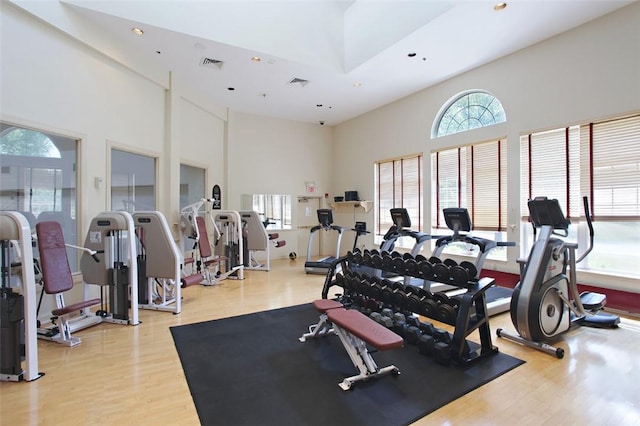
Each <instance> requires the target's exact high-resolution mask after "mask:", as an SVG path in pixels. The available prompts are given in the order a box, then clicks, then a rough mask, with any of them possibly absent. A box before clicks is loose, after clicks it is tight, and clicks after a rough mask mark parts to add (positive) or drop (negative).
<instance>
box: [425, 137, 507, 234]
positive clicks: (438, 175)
mask: <svg viewBox="0 0 640 426" xmlns="http://www.w3.org/2000/svg"><path fill="white" fill-rule="evenodd" d="M503 144H504V142H501V141H492V142H485V143H480V144H475V145H470V146H465V147H461V148H454V149H449V150H444V151H439V152H435V153H433V154H432V161H433V170H434V171H435V179H434V181H435V182H436V186H437V190H436V202H435V203H433V205H432V209H433V212H432V217H433V220H434V223H433V227H434V228H438V227H442V226H444V218H443V215H442V210H443V209H445V208H447V207H466V208H467V209H468V210H469V215H470V216H471V219H472V221H473V226H474V228H475V229H479V230H490V231H499V230H504V229H505V228H506V213H507V209H506V172H507V170H506V158H505V157H506V156H505V155H504V152H503V147H504V145H503Z"/></svg>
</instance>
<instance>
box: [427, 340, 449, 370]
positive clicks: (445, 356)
mask: <svg viewBox="0 0 640 426" xmlns="http://www.w3.org/2000/svg"><path fill="white" fill-rule="evenodd" d="M431 354H432V355H433V359H434V360H435V361H436V362H437V363H438V364H442V365H449V363H450V362H451V355H452V351H451V345H449V344H448V343H444V342H436V343H435V344H434V345H433V349H432V350H431Z"/></svg>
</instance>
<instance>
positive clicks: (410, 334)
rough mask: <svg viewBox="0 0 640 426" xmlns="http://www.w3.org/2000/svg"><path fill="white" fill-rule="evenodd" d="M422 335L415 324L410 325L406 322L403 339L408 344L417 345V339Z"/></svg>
mask: <svg viewBox="0 0 640 426" xmlns="http://www.w3.org/2000/svg"><path fill="white" fill-rule="evenodd" d="M421 336H422V333H421V332H420V329H419V328H418V327H416V326H415V325H410V324H408V323H407V328H406V330H405V332H404V341H405V342H407V344H409V345H417V344H418V339H420V337H421Z"/></svg>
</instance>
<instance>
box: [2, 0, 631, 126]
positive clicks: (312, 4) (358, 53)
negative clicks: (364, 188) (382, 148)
mask: <svg viewBox="0 0 640 426" xmlns="http://www.w3.org/2000/svg"><path fill="white" fill-rule="evenodd" d="M633 2H634V1H618V0H599V1H590V0H556V1H543V0H511V1H508V2H507V7H506V8H504V9H502V10H495V8H494V6H495V5H496V2H495V1H485V0H467V1H460V0H448V1H447V0H416V1H408V0H407V1H405V0H396V1H393V0H379V1H374V0H352V1H334V0H316V1H314V0H281V1H271V0H253V1H249V0H246V1H245V0H236V1H233V0H226V1H225V0H199V1H191V0H156V1H153V0H118V1H99V0H65V1H57V0H46V1H34V0H14V1H12V3H14V4H16V5H18V6H19V7H21V8H23V9H24V10H26V11H28V12H30V13H32V14H34V15H36V16H38V17H39V18H41V19H43V20H45V21H47V22H49V23H50V24H52V25H53V26H55V27H58V28H59V29H61V30H63V31H65V32H67V33H68V34H70V35H71V36H73V37H75V38H77V39H79V40H81V41H82V42H84V43H86V44H88V45H90V46H92V47H94V48H95V49H97V50H99V51H101V52H103V53H104V54H106V55H108V56H110V57H112V58H114V59H116V60H118V61H120V62H121V63H123V64H124V65H126V66H127V67H129V68H131V69H133V70H135V71H136V72H139V73H140V74H142V75H144V76H146V77H147V78H149V79H150V80H152V81H157V82H159V83H160V84H163V85H167V82H168V81H169V77H168V76H169V74H170V73H169V72H170V71H171V76H172V77H171V79H172V84H176V85H179V86H180V89H181V90H182V91H183V92H184V93H185V94H186V96H188V97H189V99H192V100H195V102H198V100H202V101H203V102H207V103H211V104H214V105H216V106H218V107H220V108H223V109H224V108H230V109H231V110H234V111H239V112H245V113H251V114H258V115H264V116H271V117H278V118H284V119H290V120H295V121H302V122H312V123H320V122H323V123H326V125H335V124H338V123H341V122H343V121H345V120H348V119H350V118H353V117H356V116H358V115H361V114H363V113H365V112H367V111H370V110H373V109H375V108H378V107H380V106H382V105H385V104H387V103H389V102H392V101H394V100H396V99H399V98H402V97H404V96H407V95H409V94H411V93H414V92H416V91H419V90H421V89H424V88H426V87H429V86H431V85H434V84H436V83H439V82H441V81H444V80H446V79H448V78H451V77H453V76H455V75H458V74H461V73H463V72H465V71H468V70H470V69H473V68H476V67H478V66H480V65H483V64H486V63H488V62H491V61H493V60H495V59H498V58H500V57H502V56H505V55H508V54H510V53H512V52H515V51H517V50H520V49H523V48H525V47H527V46H530V45H532V44H535V43H538V42H540V41H542V40H545V39H547V38H549V37H553V36H554V35H557V34H559V33H562V32H564V31H567V30H569V29H571V28H574V27H576V26H578V25H581V24H584V23H586V22H588V21H590V20H593V19H595V18H597V17H599V16H602V15H605V14H607V13H610V12H612V11H614V10H616V9H618V8H621V7H623V6H625V5H628V4H630V3H633ZM132 28H139V29H141V30H142V31H143V32H144V34H142V35H137V34H135V33H134V32H133V31H132Z"/></svg>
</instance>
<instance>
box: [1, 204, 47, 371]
mask: <svg viewBox="0 0 640 426" xmlns="http://www.w3.org/2000/svg"><path fill="white" fill-rule="evenodd" d="M0 252H1V254H2V266H1V268H0V278H1V280H2V281H1V282H2V287H1V289H0V306H1V308H0V342H1V343H0V359H1V361H2V362H1V366H0V380H2V381H11V382H17V381H20V380H25V381H27V382H30V381H32V380H36V379H39V378H40V377H42V376H43V375H44V373H39V372H38V338H37V324H36V289H35V273H34V267H33V265H34V262H33V248H32V242H31V230H30V226H29V222H28V221H27V219H26V218H25V217H24V215H22V214H20V213H18V212H11V211H0ZM23 362H24V369H23Z"/></svg>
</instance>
